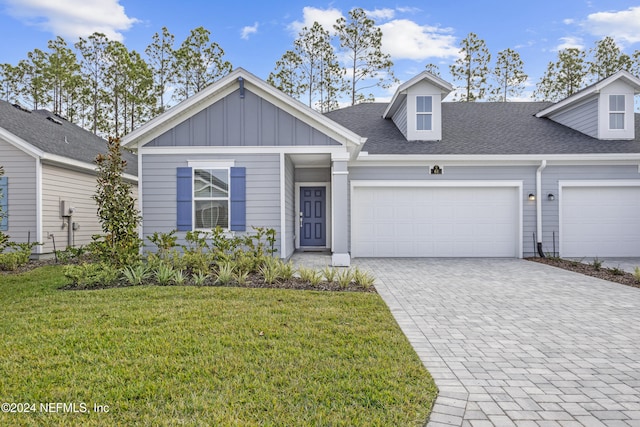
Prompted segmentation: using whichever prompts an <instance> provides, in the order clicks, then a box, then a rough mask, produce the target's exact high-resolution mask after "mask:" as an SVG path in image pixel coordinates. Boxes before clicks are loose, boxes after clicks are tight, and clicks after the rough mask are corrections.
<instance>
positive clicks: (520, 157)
mask: <svg viewBox="0 0 640 427" xmlns="http://www.w3.org/2000/svg"><path fill="white" fill-rule="evenodd" d="M452 90H453V87H452V86H451V85H450V84H449V83H447V82H446V81H444V80H442V79H440V78H438V77H436V76H433V75H431V74H429V73H427V72H423V73H421V74H419V75H417V76H415V77H414V78H412V79H411V80H409V81H407V82H405V83H404V84H402V85H401V86H400V87H399V88H398V89H397V91H396V93H395V94H394V96H393V97H392V99H391V101H390V102H388V103H364V104H359V105H355V106H352V107H348V108H343V109H340V110H336V111H333V112H330V113H328V114H325V115H322V114H319V113H317V112H315V111H313V110H311V109H309V108H307V107H306V106H304V105H302V104H301V103H299V102H298V101H296V100H293V99H291V98H290V97H288V96H286V95H284V94H283V93H281V92H279V91H278V90H276V89H274V88H273V87H271V86H270V85H268V84H266V83H265V82H264V81H262V80H261V79H259V78H257V77H255V76H253V75H252V74H250V73H248V72H247V71H245V70H243V69H237V70H235V71H234V72H232V73H231V74H229V75H228V76H226V77H224V78H223V79H221V80H219V81H218V82H216V83H214V84H213V85H211V86H209V87H208V88H206V89H205V90H203V91H202V92H200V93H198V94H196V95H195V96H193V97H192V98H189V99H187V100H186V101H184V102H182V103H180V104H178V105H177V106H175V107H173V108H171V109H170V110H168V111H167V112H165V113H164V114H162V115H160V116H159V117H157V118H155V119H154V120H152V121H150V122H149V123H147V124H146V125H144V126H142V127H140V128H139V129H137V130H135V131H133V132H132V133H130V134H129V135H127V136H126V137H125V138H124V139H123V143H124V144H125V145H126V146H127V147H130V148H133V149H136V150H137V152H138V161H139V167H138V170H139V182H140V186H141V187H140V199H141V206H142V215H143V217H144V221H143V227H142V234H143V237H145V238H146V236H148V235H150V234H152V233H153V232H155V231H159V232H168V231H171V230H173V229H177V230H179V235H180V236H184V232H186V231H188V230H200V229H201V230H208V229H210V228H212V227H215V226H217V225H220V226H222V227H223V228H225V229H227V230H229V232H231V233H235V232H245V231H250V229H251V226H260V227H272V228H274V229H275V230H276V231H277V235H278V242H277V248H278V250H279V254H280V256H281V257H283V258H288V257H289V256H291V254H292V253H293V252H294V251H295V250H299V249H303V250H305V249H306V250H319V249H325V250H330V251H331V253H332V259H333V263H334V265H349V263H350V259H351V257H525V256H530V255H534V254H535V253H550V252H556V253H558V252H559V254H560V255H561V256H563V257H582V256H598V257H615V256H640V221H638V220H637V218H638V212H640V137H639V136H638V135H639V134H638V129H637V126H638V124H639V123H640V122H639V120H637V117H636V116H637V115H636V114H635V113H634V110H633V108H634V107H633V103H634V95H635V94H636V93H638V92H639V91H640V80H639V79H638V78H636V77H634V76H633V75H631V74H629V73H627V72H624V71H621V72H619V73H616V74H614V75H612V76H610V77H608V78H606V79H604V80H602V81H600V82H598V83H596V84H594V85H592V86H590V87H588V88H586V89H584V90H582V91H581V92H579V93H576V94H574V95H572V96H571V97H569V98H567V99H565V100H563V101H561V102H558V103H548V102H508V103H453V102H444V99H445V97H446V96H447V95H448V94H449V93H450V92H451V91H452Z"/></svg>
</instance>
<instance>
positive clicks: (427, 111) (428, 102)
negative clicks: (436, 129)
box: [416, 96, 433, 130]
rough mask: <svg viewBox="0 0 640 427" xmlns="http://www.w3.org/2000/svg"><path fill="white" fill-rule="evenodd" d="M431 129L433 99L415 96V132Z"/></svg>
mask: <svg viewBox="0 0 640 427" xmlns="http://www.w3.org/2000/svg"><path fill="white" fill-rule="evenodd" d="M432 129H433V98H432V97H431V96H416V130H432Z"/></svg>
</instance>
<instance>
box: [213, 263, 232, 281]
mask: <svg viewBox="0 0 640 427" xmlns="http://www.w3.org/2000/svg"><path fill="white" fill-rule="evenodd" d="M233 267H234V266H233V263H231V262H224V263H222V264H219V265H218V274H217V278H216V283H219V284H221V285H228V284H229V283H232V282H233V278H234V271H233V270H234V268H233Z"/></svg>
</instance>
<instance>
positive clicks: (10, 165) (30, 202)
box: [0, 140, 38, 243]
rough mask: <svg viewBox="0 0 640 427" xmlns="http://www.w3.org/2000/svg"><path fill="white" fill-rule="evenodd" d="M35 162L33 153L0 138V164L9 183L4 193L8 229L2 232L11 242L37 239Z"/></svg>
mask: <svg viewBox="0 0 640 427" xmlns="http://www.w3.org/2000/svg"><path fill="white" fill-rule="evenodd" d="M37 162H38V160H37V159H36V158H35V157H33V156H30V155H29V154H27V153H25V152H24V151H22V150H20V149H18V148H16V147H14V146H13V145H11V144H9V143H7V142H4V141H1V140H0V166H2V167H3V168H4V176H5V177H7V180H8V183H9V188H8V191H7V193H8V194H5V197H8V212H6V213H7V215H8V219H7V225H8V229H7V230H6V231H4V233H6V234H8V235H9V237H10V239H11V241H12V242H16V243H26V242H27V241H28V240H29V239H30V240H31V242H34V241H36V240H37V221H36V210H37V209H36V206H37V205H36V200H37V197H36V196H37V190H36V188H37V184H36V180H37V178H36V165H37Z"/></svg>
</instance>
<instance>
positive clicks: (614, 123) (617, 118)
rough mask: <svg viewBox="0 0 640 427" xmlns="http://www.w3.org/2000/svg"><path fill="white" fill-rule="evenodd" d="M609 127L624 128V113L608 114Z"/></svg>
mask: <svg viewBox="0 0 640 427" xmlns="http://www.w3.org/2000/svg"><path fill="white" fill-rule="evenodd" d="M609 129H624V113H610V114H609Z"/></svg>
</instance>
